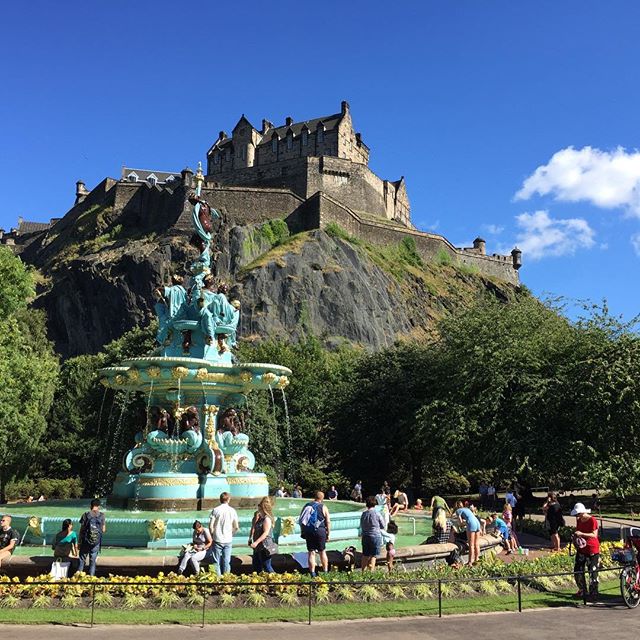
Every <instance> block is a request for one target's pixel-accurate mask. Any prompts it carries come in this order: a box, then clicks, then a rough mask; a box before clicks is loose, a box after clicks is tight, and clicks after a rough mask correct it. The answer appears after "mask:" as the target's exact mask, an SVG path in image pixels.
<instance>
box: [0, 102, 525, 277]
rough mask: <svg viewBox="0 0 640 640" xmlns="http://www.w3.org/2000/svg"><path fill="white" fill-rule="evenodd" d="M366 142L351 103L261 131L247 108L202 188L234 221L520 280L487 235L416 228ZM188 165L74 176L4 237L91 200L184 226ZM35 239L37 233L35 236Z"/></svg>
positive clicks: (17, 237) (20, 239)
mask: <svg viewBox="0 0 640 640" xmlns="http://www.w3.org/2000/svg"><path fill="white" fill-rule="evenodd" d="M368 162H369V148H368V147H367V145H366V144H365V143H364V142H363V140H362V137H361V135H360V133H356V132H355V130H354V127H353V121H352V118H351V112H350V108H349V105H348V103H347V102H342V104H341V108H340V112H339V113H335V114H333V115H329V116H325V117H320V118H313V119H311V120H306V121H300V122H294V121H293V118H290V117H289V118H286V121H285V123H284V124H283V125H280V126H276V125H274V124H273V123H271V122H270V121H269V120H263V121H262V126H261V128H260V129H259V130H258V129H256V128H255V127H254V126H253V125H252V124H251V122H249V120H248V119H247V118H246V117H245V116H244V115H243V116H242V117H241V118H240V119H239V120H238V122H237V124H236V125H235V127H234V128H233V131H232V133H231V136H230V137H229V136H228V135H227V134H226V133H225V132H224V131H221V132H220V134H219V135H218V138H217V140H215V142H214V143H213V144H212V145H211V147H210V148H209V150H208V151H207V154H206V176H205V179H206V182H205V185H204V188H203V191H202V194H203V196H204V197H205V198H206V200H207V201H208V202H209V203H210V204H211V206H212V207H214V208H216V209H218V210H219V211H220V212H221V213H222V214H223V215H224V217H225V219H226V220H227V222H228V223H230V224H255V223H260V222H265V221H267V220H270V219H274V218H281V219H284V220H285V221H286V223H287V225H288V227H289V229H290V231H291V232H292V233H297V232H300V231H306V230H311V229H318V228H324V227H326V226H327V225H328V224H330V223H335V224H338V225H340V226H341V227H342V228H344V229H345V230H346V231H347V233H349V234H350V235H352V236H355V237H358V238H361V239H363V240H365V241H367V242H370V243H372V244H382V245H384V244H393V243H398V242H400V241H401V240H402V239H403V238H404V237H406V236H409V237H411V238H413V240H414V241H415V244H416V248H417V250H418V252H419V253H420V254H421V255H422V257H423V258H424V259H426V260H432V259H434V258H435V257H436V256H438V255H442V253H443V252H444V253H446V254H447V255H448V256H449V258H450V260H451V262H452V263H454V264H460V265H467V266H470V267H473V268H475V269H477V271H478V272H480V273H483V274H486V275H490V276H494V277H498V278H500V279H502V280H505V281H507V282H510V283H513V284H517V283H518V269H519V268H520V266H521V252H520V251H519V250H518V249H514V250H513V251H512V252H511V254H510V255H498V254H493V255H487V253H486V248H485V247H486V245H485V241H484V240H482V239H481V238H476V240H475V241H474V243H473V246H472V247H461V248H457V247H454V246H453V245H452V244H451V243H450V242H449V241H448V240H447V239H446V238H444V237H443V236H441V235H438V234H434V233H427V232H423V231H419V230H417V229H416V228H415V227H414V226H413V224H412V223H411V218H410V205H409V198H408V195H407V188H406V183H405V180H404V177H401V178H400V179H399V180H394V181H392V180H385V179H382V178H380V177H378V176H377V175H376V174H375V173H374V172H373V171H371V169H370V168H369V166H368ZM192 187H193V171H192V170H191V169H188V168H186V169H183V170H182V171H181V172H164V171H151V170H142V169H133V168H128V167H123V169H122V172H121V175H120V178H119V179H114V178H105V179H104V180H103V181H102V182H101V183H100V184H98V185H97V186H96V187H94V188H93V189H92V190H87V188H86V186H85V184H84V183H83V182H81V181H79V182H77V183H76V200H75V204H74V206H73V207H72V208H71V209H70V210H69V211H68V212H67V214H65V216H64V217H63V218H61V219H58V218H56V219H52V220H51V221H50V223H29V222H25V221H23V220H21V221H20V224H19V226H18V227H17V228H16V229H12V230H11V231H10V232H9V233H5V232H4V231H3V230H1V229H0V243H2V244H5V245H9V246H11V247H12V248H13V249H14V251H16V252H18V253H19V252H22V251H23V250H24V249H25V248H26V247H28V246H29V245H31V244H34V245H35V246H38V247H39V248H41V247H45V246H46V245H47V242H46V236H47V234H53V235H58V234H59V232H60V231H63V230H64V229H65V228H69V227H70V226H72V225H74V224H75V221H76V220H77V219H78V218H79V217H80V216H81V215H82V213H83V212H84V211H86V210H87V208H88V207H90V206H93V205H99V206H108V207H110V208H112V216H113V217H118V218H120V219H122V220H124V221H125V223H126V224H128V225H129V226H130V227H131V226H136V225H138V226H139V228H140V229H141V230H144V231H149V230H152V231H155V232H163V231H166V230H167V229H170V228H176V229H178V230H179V229H186V228H187V227H188V215H189V214H188V211H189V206H188V204H187V201H186V198H187V195H188V193H189V191H190V190H191V189H192ZM35 241H38V242H37V243H36V242H35Z"/></svg>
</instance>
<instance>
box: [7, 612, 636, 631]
mask: <svg viewBox="0 0 640 640" xmlns="http://www.w3.org/2000/svg"><path fill="white" fill-rule="evenodd" d="M33 635H36V636H42V635H45V636H46V638H47V640H76V639H77V640H86V639H87V638H92V639H94V640H131V639H132V638H135V640H157V638H158V637H161V638H162V640H184V639H185V637H187V636H188V637H189V638H190V639H191V640H210V639H211V638H212V637H214V636H215V637H218V638H224V640H247V638H262V639H264V640H268V639H270V638H277V639H278V640H305V639H307V638H309V639H313V640H317V639H318V638H323V640H334V639H335V638H340V640H377V639H380V640H388V639H389V638H393V639H394V640H396V639H404V638H420V640H451V639H452V638H473V639H474V640H495V639H496V638H501V637H504V638H509V640H546V639H547V638H549V639H552V640H578V639H579V638H580V639H581V640H582V639H583V638H606V640H636V639H637V638H640V610H635V611H631V610H629V609H626V608H625V607H623V606H604V605H597V604H596V605H589V606H587V607H586V608H585V607H581V606H579V607H563V608H559V609H538V610H532V611H525V612H523V613H483V614H473V615H463V616H454V615H452V616H446V617H444V618H442V619H441V620H439V619H437V618H430V617H425V618H394V619H387V620H380V619H378V620H348V621H346V620H343V621H340V622H314V623H313V624H312V625H311V626H308V625H306V624H304V623H272V624H268V625H262V624H255V625H244V624H237V625H211V626H208V627H206V628H204V629H201V628H200V627H185V626H178V625H175V626H174V625H162V626H160V625H157V626H123V625H105V626H99V627H94V628H93V629H89V628H88V627H87V626H53V625H48V626H47V627H39V626H38V627H34V626H29V627H25V626H16V625H0V638H2V640H25V637H28V636H33Z"/></svg>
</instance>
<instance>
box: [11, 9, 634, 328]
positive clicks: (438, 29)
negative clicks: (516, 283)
mask: <svg viewBox="0 0 640 640" xmlns="http://www.w3.org/2000/svg"><path fill="white" fill-rule="evenodd" d="M25 7H28V8H27V9H25ZM639 24H640V3H635V2H630V1H626V2H617V1H615V0H610V1H609V2H606V3H605V2H601V1H589V0H566V1H563V2H557V1H541V0H537V1H535V2H534V1H530V2H525V1H523V2H512V1H506V0H505V1H497V0H495V1H487V2H478V1H477V0H467V1H457V2H456V1H454V0H451V1H448V2H446V1H440V2H432V1H426V2H400V3H395V4H394V3H389V2H378V1H377V0H369V1H367V2H363V1H361V0H352V1H350V2H337V1H335V0H328V1H325V2H323V3H321V4H317V5H316V4H313V5H312V4H311V3H301V2H289V1H283V2H257V1H251V2H244V3H237V2H236V3H231V2H215V3H214V2H206V0H205V1H204V2H200V3H193V4H180V3H175V2H165V1H164V0H155V1H153V2H151V1H140V0H137V1H136V2H128V1H124V0H121V1H115V0H110V1H108V2H91V1H86V0H85V1H84V2H73V1H71V0H67V1H65V2H60V3H53V2H45V1H42V0H41V1H35V2H29V3H28V5H20V4H19V3H11V4H9V5H7V6H6V7H4V8H3V20H2V24H0V54H1V58H0V60H2V63H1V65H0V69H1V71H0V73H1V77H0V80H1V84H0V87H2V95H3V99H2V101H0V145H1V146H0V148H1V150H2V153H1V154H0V193H1V194H2V195H1V197H0V226H1V227H4V228H5V229H8V228H9V227H11V226H14V225H15V223H16V220H17V217H18V216H19V215H21V216H23V217H24V218H26V219H29V220H47V219H48V218H50V217H57V216H60V215H63V214H64V213H65V212H66V211H67V210H68V208H69V207H70V206H71V204H72V203H73V197H74V189H75V181H76V180H78V179H83V180H84V181H85V182H86V184H87V186H88V187H92V186H94V185H95V184H97V183H98V182H99V181H100V180H101V179H102V178H104V177H105V176H113V177H118V176H119V173H120V167H121V165H122V164H126V165H128V166H134V167H142V168H152V169H160V170H180V169H181V168H182V167H183V166H185V165H187V164H188V165H191V166H195V165H196V164H197V162H198V160H204V157H205V153H206V151H207V149H208V147H209V146H210V144H211V143H212V142H213V140H214V139H215V138H216V137H217V132H218V131H219V130H220V129H225V130H226V131H228V132H229V131H230V130H231V129H232V128H233V125H234V124H235V122H236V121H237V119H238V117H239V116H240V114H242V113H245V114H246V116H247V117H248V118H249V119H250V120H251V121H252V122H253V123H254V124H256V125H259V124H260V121H261V119H262V118H263V117H267V118H269V119H270V120H272V121H274V122H276V123H280V122H283V121H284V118H285V117H286V116H288V115H291V116H292V117H294V119H296V120H298V119H307V118H311V117H314V116H319V115H327V114H330V113H334V112H336V111H338V110H339V107H340V101H341V100H343V99H346V100H348V101H349V103H350V105H351V109H352V115H353V118H354V122H355V125H356V127H357V129H358V130H360V131H361V132H362V135H363V139H364V141H365V142H366V143H367V144H368V145H369V147H370V148H371V150H372V153H371V162H370V164H371V166H372V168H373V169H374V170H375V171H376V172H377V173H378V174H379V175H381V176H382V177H385V178H389V179H397V178H398V177H399V176H400V175H404V176H405V177H406V179H407V184H408V189H409V196H410V199H411V204H412V217H413V221H414V224H416V226H418V227H419V228H421V229H425V230H433V231H436V232H437V233H442V234H443V235H445V236H446V237H447V238H449V239H450V240H451V241H452V242H454V243H455V244H463V243H468V242H470V241H471V240H473V238H475V237H476V236H477V235H482V236H483V237H485V239H486V240H487V249H488V251H489V252H493V251H507V250H510V249H511V247H512V246H513V245H514V244H518V245H519V246H520V247H521V248H522V249H523V252H524V256H523V260H524V266H523V268H522V270H521V277H522V281H523V282H524V283H525V284H527V285H528V286H529V287H530V288H531V289H532V290H533V291H534V292H535V293H536V294H538V295H544V294H552V295H562V296H566V297H568V298H570V299H590V300H593V301H600V300H602V299H603V298H606V299H607V300H608V303H609V306H610V309H611V310H612V312H613V313H615V314H622V315H623V316H624V317H625V318H626V319H631V318H632V317H634V316H635V315H636V314H637V313H638V312H639V311H640V310H639V305H638V297H639V296H638V293H639V288H638V287H637V284H636V273H637V271H638V267H639V266H640V153H638V151H636V149H637V148H639V147H640V143H639V141H638V138H639V136H640V127H639V122H638V117H637V113H638V107H637V105H638V104H640V100H639V97H640V96H639V94H640V82H639V77H638V76H639V71H638V70H639V69H640V64H639V63H640V55H639V54H640V39H639V38H638V33H637V30H638V25H639Z"/></svg>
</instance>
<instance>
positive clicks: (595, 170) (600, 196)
mask: <svg viewBox="0 0 640 640" xmlns="http://www.w3.org/2000/svg"><path fill="white" fill-rule="evenodd" d="M535 194H539V195H541V196H544V195H549V194H551V195H552V196H553V197H554V198H555V199H556V200H560V201H564V202H579V201H586V202H590V203H591V204H593V205H595V206H596V207H600V208H602V209H615V208H623V209H625V210H626V211H628V212H629V213H631V214H633V215H634V216H638V217H640V151H633V152H627V151H626V150H625V149H624V148H623V147H618V148H617V149H616V150H615V151H602V150H600V149H595V148H593V147H583V148H582V149H574V148H573V147H567V148H566V149H561V150H560V151H558V152H556V153H554V154H553V156H552V158H551V160H550V161H549V162H548V163H547V164H545V165H541V166H539V167H538V168H537V169H536V170H535V171H534V172H533V173H532V174H531V175H530V176H529V177H528V178H527V179H526V180H525V181H524V183H523V184H522V188H521V189H520V191H518V193H516V195H515V199H516V200H528V199H529V198H531V197H532V196H533V195H535Z"/></svg>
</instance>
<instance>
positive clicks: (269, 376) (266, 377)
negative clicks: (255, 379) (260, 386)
mask: <svg viewBox="0 0 640 640" xmlns="http://www.w3.org/2000/svg"><path fill="white" fill-rule="evenodd" d="M277 378H278V376H277V375H276V374H275V373H271V371H269V372H267V373H265V374H263V376H262V382H264V383H265V384H269V385H271V384H273V383H274V382H275V381H276V380H277Z"/></svg>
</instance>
